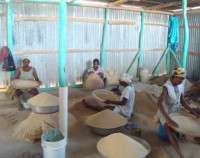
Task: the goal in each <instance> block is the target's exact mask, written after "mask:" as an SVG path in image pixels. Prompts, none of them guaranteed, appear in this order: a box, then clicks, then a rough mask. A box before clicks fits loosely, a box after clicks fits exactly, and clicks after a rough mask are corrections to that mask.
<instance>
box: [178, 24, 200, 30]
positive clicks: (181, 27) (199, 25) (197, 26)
mask: <svg viewBox="0 0 200 158" xmlns="http://www.w3.org/2000/svg"><path fill="white" fill-rule="evenodd" d="M189 28H191V29H198V28H200V24H197V25H189ZM180 29H183V26H182V25H181V26H180Z"/></svg>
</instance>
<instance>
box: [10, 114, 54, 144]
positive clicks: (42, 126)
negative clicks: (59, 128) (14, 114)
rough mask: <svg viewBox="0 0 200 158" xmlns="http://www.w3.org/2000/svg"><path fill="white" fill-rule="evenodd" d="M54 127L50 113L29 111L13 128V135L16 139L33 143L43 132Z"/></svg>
mask: <svg viewBox="0 0 200 158" xmlns="http://www.w3.org/2000/svg"><path fill="white" fill-rule="evenodd" d="M52 127H56V122H55V121H54V120H53V118H52V117H51V115H42V114H35V113H31V114H30V115H29V116H28V117H27V118H26V119H25V120H24V121H22V122H21V123H20V124H19V125H18V126H17V127H16V128H15V130H14V134H13V136H14V137H15V138H16V139H19V140H24V141H28V142H31V143H34V142H36V141H38V140H40V138H41V135H42V133H43V132H46V131H48V130H49V129H50V128H52Z"/></svg>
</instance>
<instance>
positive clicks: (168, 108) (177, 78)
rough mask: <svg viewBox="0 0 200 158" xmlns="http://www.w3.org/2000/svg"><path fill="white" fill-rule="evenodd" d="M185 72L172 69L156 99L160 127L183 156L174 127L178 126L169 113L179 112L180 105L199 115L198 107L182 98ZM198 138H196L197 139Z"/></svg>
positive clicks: (179, 69) (180, 69)
mask: <svg viewBox="0 0 200 158" xmlns="http://www.w3.org/2000/svg"><path fill="white" fill-rule="evenodd" d="M185 77H186V72H185V70H184V69H182V68H177V69H175V70H174V71H173V73H172V76H171V78H170V79H169V80H168V81H167V82H166V83H165V84H164V87H163V91H162V94H161V96H160V98H159V101H158V108H159V111H158V113H157V116H158V118H159V119H160V123H161V124H160V127H162V129H164V130H166V133H167V135H168V138H169V141H170V142H171V144H172V146H173V147H174V149H175V150H176V152H177V153H178V155H179V156H180V158H183V155H182V152H181V150H180V148H179V145H178V142H177V138H176V134H177V132H176V131H175V130H174V128H178V125H177V124H176V122H174V121H173V120H172V119H171V118H170V116H169V114H172V113H179V112H181V106H183V107H184V108H185V109H186V110H187V111H189V112H190V113H191V114H193V115H194V116H196V117H199V116H200V115H199V114H198V109H192V108H191V107H190V106H189V105H188V104H187V103H186V101H185V100H184V95H183V93H184V80H185ZM198 139H199V138H197V140H198Z"/></svg>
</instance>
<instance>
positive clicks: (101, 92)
mask: <svg viewBox="0 0 200 158" xmlns="http://www.w3.org/2000/svg"><path fill="white" fill-rule="evenodd" d="M92 96H93V97H94V98H95V99H96V100H97V101H100V102H104V101H106V100H112V101H119V100H120V98H119V96H117V95H116V94H114V93H113V92H111V91H109V90H105V89H98V90H94V91H93V92H92Z"/></svg>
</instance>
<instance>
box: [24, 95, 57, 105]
mask: <svg viewBox="0 0 200 158" xmlns="http://www.w3.org/2000/svg"><path fill="white" fill-rule="evenodd" d="M28 104H30V105H32V106H43V107H44V106H45V107H48V106H58V97H56V96H54V95H51V94H48V93H45V92H43V93H40V94H38V95H36V96H34V97H32V98H31V99H29V100H28Z"/></svg>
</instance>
